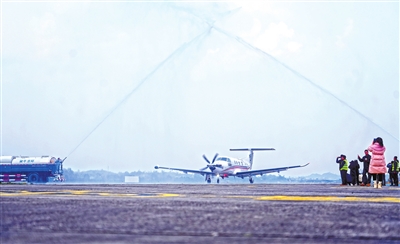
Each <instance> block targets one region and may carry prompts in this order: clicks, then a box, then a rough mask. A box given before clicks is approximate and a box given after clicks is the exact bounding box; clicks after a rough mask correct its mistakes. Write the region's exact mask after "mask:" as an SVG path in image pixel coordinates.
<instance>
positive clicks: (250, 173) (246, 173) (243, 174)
mask: <svg viewBox="0 0 400 244" xmlns="http://www.w3.org/2000/svg"><path fill="white" fill-rule="evenodd" d="M309 164H310V163H307V164H304V165H297V166H287V167H281V168H273V169H257V170H248V171H243V172H237V173H236V174H235V175H234V176H237V177H242V178H243V177H249V176H255V175H263V174H269V173H275V172H278V173H279V172H281V171H285V170H288V169H294V168H300V167H305V166H307V165H309Z"/></svg>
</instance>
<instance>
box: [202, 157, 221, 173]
mask: <svg viewBox="0 0 400 244" xmlns="http://www.w3.org/2000/svg"><path fill="white" fill-rule="evenodd" d="M217 157H218V153H216V154H215V156H214V158H213V160H212V161H211V163H210V160H208V158H207V157H206V155H204V154H203V158H204V160H206V161H207V163H208V165H207V166H206V167H204V168H202V169H200V170H206V169H207V168H209V169H210V170H211V171H213V170H214V169H215V167H216V166H217V167H218V165H212V164H213V163H214V162H215V159H217Z"/></svg>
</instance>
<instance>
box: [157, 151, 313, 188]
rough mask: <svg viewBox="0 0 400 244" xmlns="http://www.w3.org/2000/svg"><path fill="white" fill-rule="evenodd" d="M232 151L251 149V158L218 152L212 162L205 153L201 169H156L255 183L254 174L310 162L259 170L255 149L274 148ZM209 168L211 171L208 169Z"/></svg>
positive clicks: (277, 170)
mask: <svg viewBox="0 0 400 244" xmlns="http://www.w3.org/2000/svg"><path fill="white" fill-rule="evenodd" d="M230 150H231V151H249V152H250V155H249V160H248V161H247V160H245V159H239V158H233V157H226V156H223V157H219V155H218V153H217V154H215V156H214V158H213V160H212V161H211V162H210V161H209V160H208V159H207V157H206V156H205V155H203V158H204V160H206V162H207V166H206V167H204V168H202V169H199V170H193V169H179V168H169V167H161V166H158V165H157V166H155V167H154V168H155V169H168V170H176V171H181V172H184V173H194V174H201V175H203V176H204V175H205V176H206V179H205V180H206V181H207V183H211V177H217V183H219V179H220V178H222V179H224V178H228V177H229V176H234V177H240V178H242V179H243V178H244V177H249V181H250V183H251V184H253V183H254V179H253V176H256V175H263V174H268V173H275V172H278V173H279V172H281V171H285V170H288V169H293V168H300V167H305V166H307V165H309V163H307V164H305V165H297V166H286V167H281V168H271V169H257V170H252V166H253V156H254V151H270V150H275V149H274V148H238V149H230ZM207 169H209V170H210V171H208V170H207Z"/></svg>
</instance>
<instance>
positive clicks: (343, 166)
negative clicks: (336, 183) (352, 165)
mask: <svg viewBox="0 0 400 244" xmlns="http://www.w3.org/2000/svg"><path fill="white" fill-rule="evenodd" d="M336 163H338V164H339V170H340V178H342V184H341V185H342V186H345V185H347V170H348V169H349V163H348V162H347V159H346V155H343V154H342V155H340V156H339V157H337V158H336Z"/></svg>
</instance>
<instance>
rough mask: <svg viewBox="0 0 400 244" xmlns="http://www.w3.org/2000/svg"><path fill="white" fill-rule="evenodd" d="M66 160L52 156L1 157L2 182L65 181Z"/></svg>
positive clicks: (0, 175)
mask: <svg viewBox="0 0 400 244" xmlns="http://www.w3.org/2000/svg"><path fill="white" fill-rule="evenodd" d="M64 160H65V158H64V159H63V160H61V159H60V158H56V157H51V156H41V157H29V156H0V182H18V181H20V182H24V181H25V182H29V183H46V182H49V181H64V177H63V162H64Z"/></svg>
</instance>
